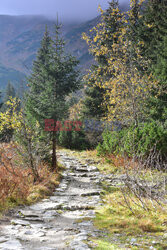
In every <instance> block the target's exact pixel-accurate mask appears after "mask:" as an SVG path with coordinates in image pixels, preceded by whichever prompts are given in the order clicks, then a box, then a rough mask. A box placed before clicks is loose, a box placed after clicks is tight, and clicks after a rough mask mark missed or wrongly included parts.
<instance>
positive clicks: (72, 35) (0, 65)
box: [0, 6, 127, 89]
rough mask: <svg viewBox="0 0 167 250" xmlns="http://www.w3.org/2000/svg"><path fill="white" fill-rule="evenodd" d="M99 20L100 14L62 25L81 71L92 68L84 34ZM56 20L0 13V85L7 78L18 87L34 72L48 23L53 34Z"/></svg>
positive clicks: (69, 48) (3, 86)
mask: <svg viewBox="0 0 167 250" xmlns="http://www.w3.org/2000/svg"><path fill="white" fill-rule="evenodd" d="M126 7H127V6H122V8H126ZM99 20H100V17H96V18H94V19H93V20H90V21H87V22H84V23H77V22H75V23H74V22H73V23H69V22H68V23H64V24H63V26H62V34H63V36H64V38H65V41H66V49H67V51H68V52H70V53H72V54H73V55H74V56H76V57H77V58H78V59H79V61H80V68H81V70H82V72H83V71H85V70H86V69H87V68H89V66H90V65H91V63H92V57H91V55H90V54H89V52H88V47H87V45H86V43H85V41H83V40H82V39H81V36H82V33H83V32H89V30H90V29H91V28H92V27H93V26H95V25H96V24H97V23H98V22H99ZM54 24H55V21H53V20H49V19H47V18H46V17H43V16H8V15H0V89H4V88H5V86H6V84H7V82H8V81H11V82H12V83H13V85H14V86H15V87H16V89H17V88H19V86H20V83H21V82H22V81H23V80H24V79H25V78H26V76H27V75H28V74H30V72H31V68H32V62H33V60H34V59H35V57H36V52H37V50H38V48H39V46H40V41H41V39H42V36H43V34H44V31H45V27H46V25H47V26H48V29H49V31H50V32H51V34H53V30H54Z"/></svg>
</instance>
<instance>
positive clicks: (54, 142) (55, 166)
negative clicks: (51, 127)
mask: <svg viewBox="0 0 167 250" xmlns="http://www.w3.org/2000/svg"><path fill="white" fill-rule="evenodd" d="M56 146H57V143H56V131H53V139H52V165H51V170H52V171H54V170H57V154H56Z"/></svg>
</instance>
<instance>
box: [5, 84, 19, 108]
mask: <svg viewBox="0 0 167 250" xmlns="http://www.w3.org/2000/svg"><path fill="white" fill-rule="evenodd" d="M14 97H16V91H15V88H14V87H13V85H12V84H11V82H10V81H9V82H8V84H7V86H6V90H5V96H4V100H3V103H4V104H3V106H2V111H5V110H6V108H7V106H6V102H7V101H8V100H9V99H10V98H14Z"/></svg>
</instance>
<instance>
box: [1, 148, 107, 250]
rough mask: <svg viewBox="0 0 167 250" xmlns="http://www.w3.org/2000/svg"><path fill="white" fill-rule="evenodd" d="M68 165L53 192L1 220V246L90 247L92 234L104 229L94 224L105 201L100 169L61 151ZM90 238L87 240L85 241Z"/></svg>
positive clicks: (60, 156) (36, 247)
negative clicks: (96, 209) (103, 200)
mask: <svg viewBox="0 0 167 250" xmlns="http://www.w3.org/2000/svg"><path fill="white" fill-rule="evenodd" d="M59 159H60V162H61V163H62V164H63V165H64V166H65V171H64V172H63V179H62V182H61V184H60V185H59V187H58V188H57V189H56V190H55V192H54V194H53V195H52V196H51V197H49V198H47V199H44V200H42V201H40V202H38V203H36V204H33V205H31V206H26V207H23V208H18V209H16V210H14V211H12V212H11V214H9V215H8V220H5V219H4V220H2V221H1V226H0V249H3V250H8V249H12V250H14V249H17V250H21V249H26V250H28V249H32V250H37V249H38V250H40V249H41V250H45V249H47V250H53V249H76V250H77V249H78V250H82V249H84V250H86V249H90V247H89V246H88V245H89V244H88V243H90V245H92V244H93V243H92V242H89V237H90V236H91V237H92V236H95V237H98V236H103V234H104V232H101V231H99V230H97V229H96V228H95V227H94V226H93V221H92V219H93V218H94V217H95V208H96V207H98V206H100V205H101V204H102V201H101V198H100V194H101V193H102V188H101V185H100V183H101V181H102V180H103V179H104V176H103V175H102V174H101V173H99V171H98V169H97V168H96V167H95V166H93V165H90V164H89V163H88V164H82V163H81V162H79V160H77V159H76V158H75V157H72V156H68V155H67V154H66V153H65V152H61V151H60V152H59ZM86 242H88V243H86Z"/></svg>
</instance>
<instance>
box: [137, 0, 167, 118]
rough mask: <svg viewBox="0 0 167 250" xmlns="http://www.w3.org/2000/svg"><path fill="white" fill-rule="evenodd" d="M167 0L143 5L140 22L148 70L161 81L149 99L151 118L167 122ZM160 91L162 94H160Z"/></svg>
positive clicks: (151, 0)
mask: <svg viewBox="0 0 167 250" xmlns="http://www.w3.org/2000/svg"><path fill="white" fill-rule="evenodd" d="M166 13H167V2H166V0H154V1H153V0H149V1H147V2H146V3H145V5H144V7H143V16H142V18H141V20H140V23H139V29H138V31H139V33H138V34H139V40H140V42H142V46H141V51H142V55H143V57H144V58H146V59H147V61H148V70H149V71H150V72H151V73H152V74H153V75H154V77H155V78H156V79H157V80H158V82H159V88H158V89H155V90H154V91H153V92H152V95H151V97H150V99H149V100H148V104H147V107H148V113H149V116H150V118H151V119H154V120H159V121H161V122H165V120H166V114H167V66H166V65H167V38H166V37H167V15H166ZM159 92H160V94H159Z"/></svg>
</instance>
